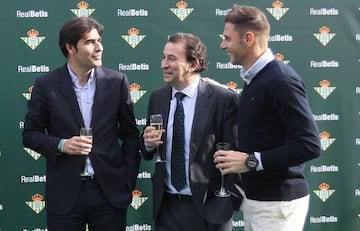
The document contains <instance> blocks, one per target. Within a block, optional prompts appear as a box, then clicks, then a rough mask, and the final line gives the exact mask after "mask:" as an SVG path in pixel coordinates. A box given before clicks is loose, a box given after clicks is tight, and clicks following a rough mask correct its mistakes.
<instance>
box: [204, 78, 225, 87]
mask: <svg viewBox="0 0 360 231" xmlns="http://www.w3.org/2000/svg"><path fill="white" fill-rule="evenodd" d="M201 80H202V81H203V82H205V83H208V84H212V85H217V86H223V85H222V84H221V83H219V82H218V81H216V80H213V79H211V78H209V77H202V78H201Z"/></svg>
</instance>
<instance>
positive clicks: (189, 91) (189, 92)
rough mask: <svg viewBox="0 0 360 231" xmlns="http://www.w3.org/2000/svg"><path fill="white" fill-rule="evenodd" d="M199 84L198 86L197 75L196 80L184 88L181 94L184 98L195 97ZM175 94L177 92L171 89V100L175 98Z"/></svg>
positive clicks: (198, 78)
mask: <svg viewBox="0 0 360 231" xmlns="http://www.w3.org/2000/svg"><path fill="white" fill-rule="evenodd" d="M199 84H200V75H198V76H197V77H196V79H195V80H194V81H193V82H192V83H191V84H190V85H189V86H187V87H186V88H184V89H183V90H182V91H181V92H182V93H184V94H185V95H186V96H188V97H191V98H192V97H194V96H195V95H196V93H197V89H198V86H199ZM176 92H178V90H176V89H175V88H173V87H172V98H174V97H175V94H176Z"/></svg>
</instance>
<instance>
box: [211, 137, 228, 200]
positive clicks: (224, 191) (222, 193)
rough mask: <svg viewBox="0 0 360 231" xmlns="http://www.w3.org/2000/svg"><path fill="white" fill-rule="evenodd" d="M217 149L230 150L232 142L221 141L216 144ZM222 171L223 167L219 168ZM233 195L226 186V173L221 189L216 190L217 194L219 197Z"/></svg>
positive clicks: (222, 177)
mask: <svg viewBox="0 0 360 231" xmlns="http://www.w3.org/2000/svg"><path fill="white" fill-rule="evenodd" d="M216 150H230V144H229V143H225V142H220V143H217V144H216ZM219 170H220V172H222V169H221V168H220V169H219ZM230 195H231V193H230V191H229V190H227V189H226V188H225V183H224V175H221V186H220V189H218V190H216V191H215V196H217V197H229V196H230Z"/></svg>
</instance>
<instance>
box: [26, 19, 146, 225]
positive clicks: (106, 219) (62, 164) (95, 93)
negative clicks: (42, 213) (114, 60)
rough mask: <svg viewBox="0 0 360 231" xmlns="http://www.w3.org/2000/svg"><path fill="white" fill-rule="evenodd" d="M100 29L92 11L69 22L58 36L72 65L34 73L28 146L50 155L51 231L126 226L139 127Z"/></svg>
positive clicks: (48, 200) (124, 79) (48, 196)
mask: <svg viewBox="0 0 360 231" xmlns="http://www.w3.org/2000/svg"><path fill="white" fill-rule="evenodd" d="M102 32H103V26H102V25H101V24H100V23H98V22H97V21H95V20H94V19H91V18H88V17H79V18H74V19H71V20H69V21H67V22H66V23H65V24H64V25H63V27H62V28H61V31H60V36H59V45H60V48H61V51H62V52H63V54H64V56H65V57H66V58H67V63H66V65H64V66H62V67H60V68H57V69H55V70H53V71H52V72H50V73H48V74H45V75H43V76H41V77H39V78H38V79H36V81H35V84H34V88H33V90H32V96H31V100H29V102H28V112H27V114H26V116H25V127H24V131H23V144H24V146H25V147H29V148H31V149H33V150H34V151H36V152H39V153H40V154H42V155H43V156H44V157H45V158H46V169H47V172H46V175H47V178H46V179H47V182H46V209H47V221H48V229H49V230H51V231H65V230H66V231H80V230H81V231H83V230H85V226H86V224H88V226H89V229H90V230H95V231H96V230H97V231H114V230H125V227H126V211H127V206H128V205H129V204H130V202H131V192H132V190H133V189H134V188H135V183H136V178H137V174H138V169H139V164H140V153H139V149H138V148H139V147H138V142H139V140H138V137H139V131H138V129H137V127H136V123H135V118H134V114H133V108H132V104H131V100H130V94H129V86H128V85H129V84H128V80H127V77H126V76H125V75H124V74H122V73H120V72H116V71H113V70H110V69H107V68H104V67H101V65H102V60H101V56H102V52H103V47H102V44H101V34H102ZM81 127H87V128H90V127H91V128H92V131H93V139H92V140H91V139H88V138H84V137H80V136H79V132H80V128H81ZM119 140H121V141H122V143H121V145H120V144H119ZM85 169H87V170H88V171H87V172H85V173H86V174H84V171H85Z"/></svg>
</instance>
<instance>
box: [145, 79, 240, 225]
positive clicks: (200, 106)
mask: <svg viewBox="0 0 360 231" xmlns="http://www.w3.org/2000/svg"><path fill="white" fill-rule="evenodd" d="M171 91H172V90H171V87H170V86H163V87H161V88H159V89H157V90H155V91H154V92H152V94H151V96H150V100H149V105H148V115H151V114H158V113H160V114H162V115H163V122H164V128H166V127H167V122H168V114H169V110H170V100H171V96H172V94H171ZM237 102H238V98H237V96H236V94H235V93H234V92H232V91H231V90H229V89H225V88H222V87H219V86H214V85H209V84H207V83H204V82H201V81H200V85H199V93H198V96H197V100H196V106H195V114H194V121H193V127H192V131H191V141H190V143H191V144H190V167H189V171H190V173H189V177H190V188H191V192H192V197H193V202H194V203H195V205H196V207H197V208H198V210H199V211H200V212H201V214H203V215H204V218H205V219H206V220H208V221H209V222H211V223H214V224H221V223H224V222H226V221H228V220H229V219H230V217H231V216H232V215H233V210H235V209H238V208H239V205H240V202H241V199H240V198H241V196H240V193H239V191H238V188H236V187H235V186H234V185H233V184H232V180H233V178H234V179H235V180H236V181H237V183H239V177H240V175H239V174H232V175H229V176H226V177H225V179H226V181H227V182H226V183H227V185H226V187H227V188H228V189H231V191H232V192H233V193H234V195H237V198H236V197H235V198H233V199H234V200H231V198H226V199H225V198H221V199H218V198H216V197H215V196H214V191H215V190H217V189H219V187H220V173H219V170H218V169H216V168H215V165H214V163H213V154H214V153H215V145H216V143H217V142H221V141H224V142H228V143H230V145H231V147H232V148H234V147H236V146H237V125H236V107H237ZM148 121H149V120H148ZM140 139H141V141H140V149H141V151H142V155H143V157H144V159H147V160H152V159H153V156H154V151H152V152H148V151H147V150H146V148H145V145H144V140H143V139H142V138H140ZM162 139H163V141H164V145H160V147H159V153H160V155H161V157H162V159H165V156H166V154H165V150H166V145H167V144H166V143H165V140H166V135H163V136H162ZM168 161H170V160H168ZM165 177H166V169H165V164H156V166H155V172H154V175H153V178H152V179H153V197H154V199H153V203H154V204H153V216H154V219H155V220H156V219H157V216H158V213H159V209H160V206H161V203H162V201H163V197H164V193H165V191H166V185H165V182H164V180H165ZM217 212H218V213H217Z"/></svg>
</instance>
